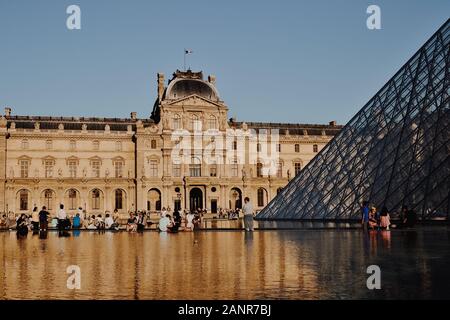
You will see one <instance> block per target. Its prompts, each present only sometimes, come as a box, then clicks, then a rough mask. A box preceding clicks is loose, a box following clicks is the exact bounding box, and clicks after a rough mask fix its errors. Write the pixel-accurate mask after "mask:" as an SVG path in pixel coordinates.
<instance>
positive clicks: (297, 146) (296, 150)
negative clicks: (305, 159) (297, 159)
mask: <svg viewBox="0 0 450 320" xmlns="http://www.w3.org/2000/svg"><path fill="white" fill-rule="evenodd" d="M295 152H300V145H299V144H298V143H297V144H296V145H295Z"/></svg>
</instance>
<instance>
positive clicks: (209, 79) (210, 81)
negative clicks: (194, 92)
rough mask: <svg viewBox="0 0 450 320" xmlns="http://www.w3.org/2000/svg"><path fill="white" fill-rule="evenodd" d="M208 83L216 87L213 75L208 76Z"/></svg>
mask: <svg viewBox="0 0 450 320" xmlns="http://www.w3.org/2000/svg"><path fill="white" fill-rule="evenodd" d="M208 82H209V83H211V84H212V85H213V86H216V76H215V75H213V74H211V75H209V76H208Z"/></svg>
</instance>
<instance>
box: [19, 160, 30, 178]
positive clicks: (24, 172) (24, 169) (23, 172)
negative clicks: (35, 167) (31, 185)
mask: <svg viewBox="0 0 450 320" xmlns="http://www.w3.org/2000/svg"><path fill="white" fill-rule="evenodd" d="M29 165H30V162H29V161H28V160H20V177H21V178H28V167H29Z"/></svg>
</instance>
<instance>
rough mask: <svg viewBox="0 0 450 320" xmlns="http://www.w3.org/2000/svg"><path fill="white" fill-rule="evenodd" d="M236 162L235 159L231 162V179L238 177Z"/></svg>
mask: <svg viewBox="0 0 450 320" xmlns="http://www.w3.org/2000/svg"><path fill="white" fill-rule="evenodd" d="M238 169H239V167H238V161H237V159H234V160H233V163H232V164H231V176H232V177H237V176H238Z"/></svg>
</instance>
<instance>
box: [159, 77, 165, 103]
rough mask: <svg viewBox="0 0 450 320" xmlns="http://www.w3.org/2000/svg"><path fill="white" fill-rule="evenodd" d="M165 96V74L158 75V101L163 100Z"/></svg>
mask: <svg viewBox="0 0 450 320" xmlns="http://www.w3.org/2000/svg"><path fill="white" fill-rule="evenodd" d="M163 94H164V73H158V101H161V100H162V96H163Z"/></svg>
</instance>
